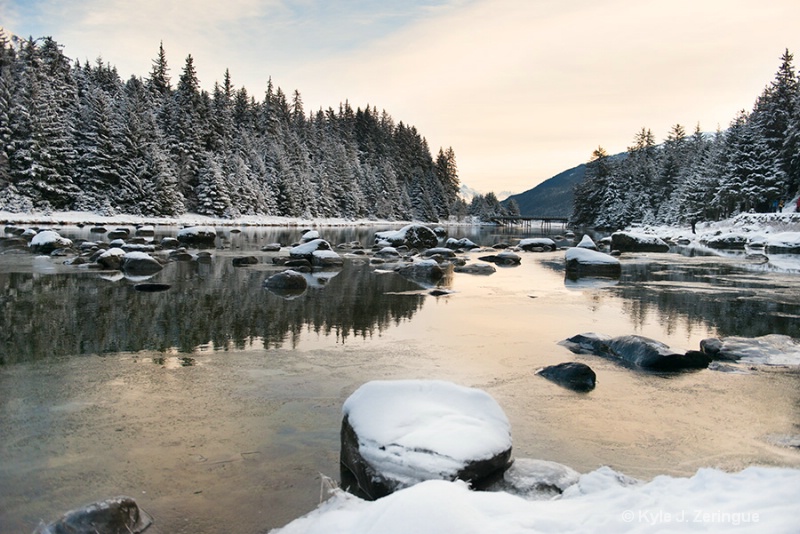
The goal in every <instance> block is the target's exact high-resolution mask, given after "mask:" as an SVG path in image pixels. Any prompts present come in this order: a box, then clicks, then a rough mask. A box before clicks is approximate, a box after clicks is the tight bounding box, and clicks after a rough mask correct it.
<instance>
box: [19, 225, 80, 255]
mask: <svg viewBox="0 0 800 534" xmlns="http://www.w3.org/2000/svg"><path fill="white" fill-rule="evenodd" d="M29 246H30V248H31V251H32V252H35V253H37V254H50V253H51V252H53V251H54V250H56V249H59V248H69V247H71V246H72V241H71V240H69V239H67V238H66V237H61V235H60V234H59V233H58V232H56V231H54V230H42V231H41V232H39V233H37V234H36V235H34V236H33V238H32V239H31V242H30V244H29Z"/></svg>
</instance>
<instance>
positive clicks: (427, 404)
mask: <svg viewBox="0 0 800 534" xmlns="http://www.w3.org/2000/svg"><path fill="white" fill-rule="evenodd" d="M431 261H433V260H431ZM434 263H436V262H434ZM342 412H343V415H345V416H347V418H348V421H349V423H350V425H351V426H352V427H353V430H355V432H356V434H357V435H358V438H359V452H360V454H361V456H362V457H363V458H364V459H365V460H366V461H367V462H368V463H369V464H370V465H371V466H372V467H373V468H375V469H376V470H377V471H378V472H380V473H381V474H383V475H385V476H386V477H387V478H391V479H393V480H397V481H399V482H400V483H401V485H404V486H408V485H412V484H416V483H418V482H421V481H423V480H429V479H441V478H454V477H455V476H456V474H457V473H458V472H459V471H460V470H461V469H463V468H464V467H465V466H466V465H467V463H469V462H470V461H473V460H483V459H489V458H492V457H493V456H496V455H497V454H500V453H503V452H505V451H507V450H508V449H510V448H511V427H510V424H509V422H508V419H507V418H506V415H505V413H504V412H503V410H502V409H501V408H500V406H499V405H498V404H497V402H496V401H495V400H494V399H493V398H492V397H491V396H490V395H489V394H488V393H486V392H484V391H481V390H479V389H473V388H468V387H464V386H460V385H457V384H453V383H450V382H445V381H441V380H393V381H385V380H376V381H372V382H367V383H366V384H364V385H362V386H361V387H359V388H358V389H357V390H356V391H355V392H354V393H353V394H352V395H351V396H350V397H349V398H348V399H347V400H346V401H345V403H344V405H343V407H342Z"/></svg>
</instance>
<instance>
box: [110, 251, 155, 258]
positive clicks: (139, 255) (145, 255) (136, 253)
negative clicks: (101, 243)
mask: <svg viewBox="0 0 800 534" xmlns="http://www.w3.org/2000/svg"><path fill="white" fill-rule="evenodd" d="M111 250H113V249H111ZM117 250H119V249H117ZM103 256H105V253H104V254H103ZM124 258H125V259H126V260H152V259H153V257H152V256H151V255H150V254H148V253H146V252H139V251H132V252H126V253H125V254H124Z"/></svg>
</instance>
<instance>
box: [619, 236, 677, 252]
mask: <svg viewBox="0 0 800 534" xmlns="http://www.w3.org/2000/svg"><path fill="white" fill-rule="evenodd" d="M611 248H612V249H614V250H619V251H620V252H669V245H667V243H666V242H665V241H664V240H663V239H661V238H659V237H657V236H654V235H647V234H637V233H634V232H614V233H613V234H611Z"/></svg>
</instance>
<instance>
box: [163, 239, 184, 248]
mask: <svg viewBox="0 0 800 534" xmlns="http://www.w3.org/2000/svg"><path fill="white" fill-rule="evenodd" d="M180 246H181V242H180V241H178V240H177V239H176V238H174V237H164V238H162V239H161V248H168V249H175V248H178V247H180Z"/></svg>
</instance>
